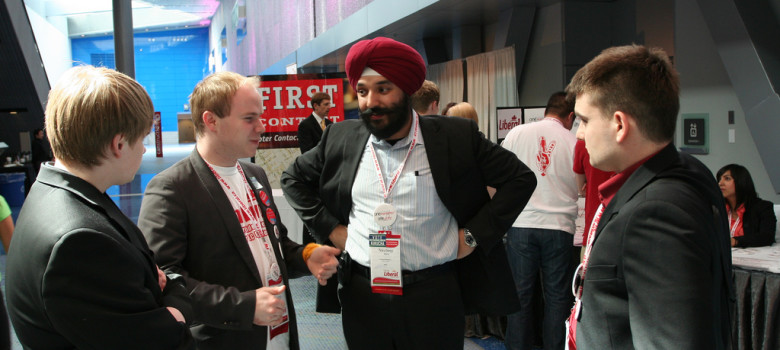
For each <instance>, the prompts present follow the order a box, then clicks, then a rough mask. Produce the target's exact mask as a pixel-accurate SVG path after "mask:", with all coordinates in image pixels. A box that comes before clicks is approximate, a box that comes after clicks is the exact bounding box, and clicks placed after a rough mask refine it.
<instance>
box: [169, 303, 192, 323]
mask: <svg viewBox="0 0 780 350" xmlns="http://www.w3.org/2000/svg"><path fill="white" fill-rule="evenodd" d="M168 312H170V313H171V315H173V318H175V319H176V321H178V322H181V323H187V320H185V319H184V315H182V314H181V311H179V310H178V309H175V308H172V307H170V306H168Z"/></svg>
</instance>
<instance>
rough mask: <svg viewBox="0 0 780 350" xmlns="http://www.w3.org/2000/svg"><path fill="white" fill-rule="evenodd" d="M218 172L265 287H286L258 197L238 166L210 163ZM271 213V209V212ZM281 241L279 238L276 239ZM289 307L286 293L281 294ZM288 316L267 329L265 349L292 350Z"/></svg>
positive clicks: (218, 177)
mask: <svg viewBox="0 0 780 350" xmlns="http://www.w3.org/2000/svg"><path fill="white" fill-rule="evenodd" d="M209 166H211V168H212V169H213V170H214V171H215V172H216V174H215V175H216V177H217V180H218V181H219V183H220V185H221V186H222V189H223V190H224V191H225V195H226V196H227V198H228V200H230V204H231V205H232V206H233V211H234V212H235V214H236V217H237V218H238V222H239V224H241V229H242V230H243V231H244V237H245V238H246V241H247V244H248V245H249V250H250V251H251V252H252V257H253V258H254V260H255V264H257V269H258V270H259V271H260V276H263V286H265V287H269V286H271V287H274V286H281V285H283V284H284V280H283V279H282V272H281V269H280V268H279V263H278V262H277V261H276V256H275V255H274V251H273V247H271V244H272V243H271V240H270V239H269V238H268V234H269V230H268V229H266V226H265V221H264V220H263V216H262V213H261V211H260V206H259V204H258V203H257V198H255V195H254V194H253V192H252V189H251V188H250V187H249V184H248V183H247V181H246V178H245V177H244V175H243V174H242V172H243V171H239V167H240V166H239V165H238V164H236V166H232V167H220V166H216V165H212V164H209ZM269 210H270V209H269ZM277 238H278V237H277ZM280 296H281V297H282V298H284V300H285V303H286V304H287V305H289V300H287V298H286V294H285V293H282V294H281V295H280ZM289 348H290V333H289V315H287V314H285V315H284V322H282V324H280V325H278V326H273V327H268V339H267V344H266V349H274V350H276V349H289Z"/></svg>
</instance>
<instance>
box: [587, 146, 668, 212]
mask: <svg viewBox="0 0 780 350" xmlns="http://www.w3.org/2000/svg"><path fill="white" fill-rule="evenodd" d="M656 154H658V153H657V152H656V153H653V154H651V155H650V156H648V157H647V158H645V159H642V160H640V161H638V162H636V163H635V164H634V165H632V166H630V167H628V168H626V170H623V171H621V172H619V173H617V174H615V175H613V176H612V177H610V178H609V179H607V181H604V183H602V184H601V185H599V199H600V200H601V204H602V205H603V206H604V208H606V207H607V206H608V205H609V202H610V201H611V200H612V198H614V197H615V195H616V194H617V193H618V191H620V188H621V187H623V184H625V183H626V181H628V178H629V177H631V174H633V173H634V172H635V171H636V169H639V167H640V166H642V164H645V162H647V161H648V160H649V159H650V158H653V157H654V156H655V155H656Z"/></svg>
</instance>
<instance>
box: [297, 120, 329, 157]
mask: <svg viewBox="0 0 780 350" xmlns="http://www.w3.org/2000/svg"><path fill="white" fill-rule="evenodd" d="M330 124H333V122H332V121H330V119H328V118H325V126H328V125H330ZM321 138H322V126H320V124H319V123H317V118H315V117H314V114H311V115H309V116H308V117H306V119H304V120H303V121H302V122H301V124H300V125H298V147H299V148H300V149H301V154H303V153H306V152H307V151H308V150H310V149H312V148H314V146H316V145H317V143H319V142H320V139H321Z"/></svg>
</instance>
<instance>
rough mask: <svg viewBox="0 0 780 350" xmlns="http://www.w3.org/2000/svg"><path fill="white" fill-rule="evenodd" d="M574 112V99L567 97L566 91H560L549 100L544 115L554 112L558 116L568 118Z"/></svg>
mask: <svg viewBox="0 0 780 350" xmlns="http://www.w3.org/2000/svg"><path fill="white" fill-rule="evenodd" d="M571 112H574V100H571V99H567V98H566V93H565V92H563V91H558V92H556V93H554V94H552V96H550V99H548V100H547V108H545V109H544V115H548V114H552V115H555V116H558V118H566V117H568V116H569V114H571Z"/></svg>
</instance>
